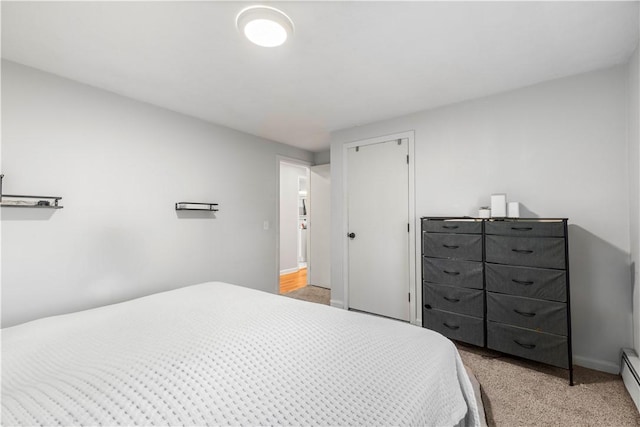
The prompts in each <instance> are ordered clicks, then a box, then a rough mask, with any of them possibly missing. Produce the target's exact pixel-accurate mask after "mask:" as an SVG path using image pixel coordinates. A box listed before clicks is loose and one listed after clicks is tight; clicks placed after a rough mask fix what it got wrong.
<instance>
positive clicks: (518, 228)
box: [511, 227, 533, 231]
mask: <svg viewBox="0 0 640 427" xmlns="http://www.w3.org/2000/svg"><path fill="white" fill-rule="evenodd" d="M511 229H512V230H516V231H531V230H533V227H511Z"/></svg>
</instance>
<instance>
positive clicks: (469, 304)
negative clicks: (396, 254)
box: [422, 284, 484, 317]
mask: <svg viewBox="0 0 640 427" xmlns="http://www.w3.org/2000/svg"><path fill="white" fill-rule="evenodd" d="M422 305H423V307H424V308H426V309H431V308H435V309H438V310H445V311H451V312H453V313H459V314H467V315H469V316H474V317H482V316H484V292H483V291H481V290H476V289H465V288H459V287H456V286H444V285H433V284H424V285H423V287H422Z"/></svg>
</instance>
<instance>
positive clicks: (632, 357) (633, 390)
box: [622, 348, 640, 412]
mask: <svg viewBox="0 0 640 427" xmlns="http://www.w3.org/2000/svg"><path fill="white" fill-rule="evenodd" d="M622 381H623V382H624V386H625V387H626V388H627V391H628V392H629V395H630V396H631V399H632V400H633V402H634V403H635V404H636V408H638V411H639V412H640V357H638V355H637V354H636V352H635V351H633V350H631V349H628V348H625V349H624V350H623V355H622Z"/></svg>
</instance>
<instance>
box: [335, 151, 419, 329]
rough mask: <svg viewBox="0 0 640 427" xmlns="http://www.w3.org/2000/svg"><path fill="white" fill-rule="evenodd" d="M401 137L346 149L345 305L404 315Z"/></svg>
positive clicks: (405, 173) (405, 216)
mask: <svg viewBox="0 0 640 427" xmlns="http://www.w3.org/2000/svg"><path fill="white" fill-rule="evenodd" d="M408 147H409V142H408V140H407V139H400V140H392V141H387V142H381V143H377V144H370V145H364V146H360V147H357V148H356V147H354V148H350V149H349V150H348V154H347V162H348V163H347V178H346V179H347V199H348V202H347V205H348V230H349V232H348V235H347V236H345V238H346V239H348V257H349V262H348V288H349V293H348V295H349V299H348V306H349V308H352V309H356V310H361V311H366V312H369V313H375V314H380V315H383V316H387V317H392V318H395V319H401V320H407V321H408V320H409V317H410V302H409V292H410V283H409V280H410V274H409V254H410V251H409V232H408V224H409V165H408V162H407V156H408V153H409V151H408Z"/></svg>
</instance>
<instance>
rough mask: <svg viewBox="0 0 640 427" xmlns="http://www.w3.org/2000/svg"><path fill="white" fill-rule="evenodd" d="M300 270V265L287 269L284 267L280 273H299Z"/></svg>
mask: <svg viewBox="0 0 640 427" xmlns="http://www.w3.org/2000/svg"><path fill="white" fill-rule="evenodd" d="M298 271H300V269H299V268H298V267H294V268H287V269H284V270H280V275H281V276H282V275H283V274H291V273H297V272H298Z"/></svg>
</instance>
